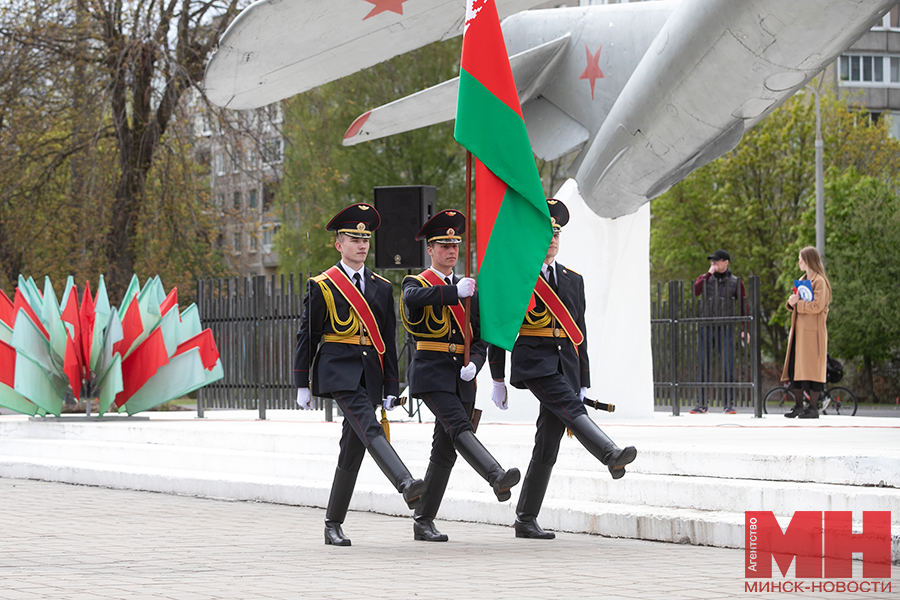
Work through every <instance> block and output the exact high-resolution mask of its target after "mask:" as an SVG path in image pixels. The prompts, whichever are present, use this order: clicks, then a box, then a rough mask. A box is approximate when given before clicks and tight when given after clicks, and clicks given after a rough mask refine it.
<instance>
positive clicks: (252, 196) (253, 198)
mask: <svg viewBox="0 0 900 600" xmlns="http://www.w3.org/2000/svg"><path fill="white" fill-rule="evenodd" d="M256 195H257V192H256V188H253V189H252V190H250V202H249V206H250V208H256V204H257V200H256Z"/></svg>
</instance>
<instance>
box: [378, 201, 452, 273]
mask: <svg viewBox="0 0 900 600" xmlns="http://www.w3.org/2000/svg"><path fill="white" fill-rule="evenodd" d="M374 192H375V210H377V211H378V214H379V215H381V227H379V228H378V230H377V231H376V232H375V268H376V269H423V268H425V266H426V265H429V264H431V263H430V261H428V260H427V258H428V254H427V252H426V251H425V242H424V241H421V242H417V241H416V234H417V233H419V229H421V228H422V225H423V224H424V223H425V221H427V220H428V219H430V218H431V217H433V216H434V211H435V208H434V207H435V203H436V202H437V188H434V187H431V186H429V185H401V186H396V187H376V188H374Z"/></svg>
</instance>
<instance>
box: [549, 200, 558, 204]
mask: <svg viewBox="0 0 900 600" xmlns="http://www.w3.org/2000/svg"><path fill="white" fill-rule="evenodd" d="M557 202H559V200H547V204H556V203H557Z"/></svg>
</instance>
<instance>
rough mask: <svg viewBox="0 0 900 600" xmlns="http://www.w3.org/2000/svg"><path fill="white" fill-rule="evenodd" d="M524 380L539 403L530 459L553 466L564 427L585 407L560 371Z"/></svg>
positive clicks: (582, 411) (581, 412) (568, 425)
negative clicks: (539, 408)
mask: <svg viewBox="0 0 900 600" xmlns="http://www.w3.org/2000/svg"><path fill="white" fill-rule="evenodd" d="M524 384H525V387H527V388H528V389H529V390H531V393H532V394H534V396H535V398H537V399H538V400H539V401H540V403H541V410H540V412H539V413H538V418H537V427H536V431H535V433H534V450H533V451H532V453H531V460H533V461H535V462H537V463H540V464H542V465H547V466H553V465H555V464H556V457H557V456H558V455H559V443H560V441H561V440H562V436H563V433H564V432H565V431H566V428H567V427H570V426H571V425H572V421H574V420H575V419H576V418H577V417H579V416H581V415H585V414H587V410H586V409H585V408H584V403H583V402H582V401H581V399H580V398H579V397H578V392H577V391H575V390H573V389H572V386H571V385H570V384H569V382H568V381H567V380H566V378H565V377H563V376H562V373H556V374H554V375H549V376H547V377H536V378H534V379H526V380H525V381H524Z"/></svg>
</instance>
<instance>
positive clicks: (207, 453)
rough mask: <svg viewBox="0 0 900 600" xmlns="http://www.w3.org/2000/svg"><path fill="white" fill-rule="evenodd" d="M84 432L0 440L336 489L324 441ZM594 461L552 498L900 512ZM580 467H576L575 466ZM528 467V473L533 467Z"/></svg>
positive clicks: (103, 460) (813, 488)
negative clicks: (620, 472)
mask: <svg viewBox="0 0 900 600" xmlns="http://www.w3.org/2000/svg"><path fill="white" fill-rule="evenodd" d="M78 437H79V439H52V438H43V439H26V438H6V439H0V456H3V457H7V458H8V459H11V458H12V457H18V458H21V459H34V460H54V459H64V460H66V461H69V462H70V463H72V464H77V463H84V464H93V465H105V466H106V467H107V468H108V469H110V470H116V469H125V470H129V469H140V468H147V469H154V468H158V469H164V470H169V471H171V472H180V471H185V472H194V471H196V472H203V473H206V474H208V475H209V476H213V474H221V475H223V476H229V477H234V478H237V477H241V476H244V477H246V476H264V477H271V478H285V479H289V480H303V481H314V482H317V485H318V486H320V487H325V488H327V487H328V486H330V483H331V480H332V477H333V475H334V468H335V456H334V454H333V453H331V452H324V450H327V447H325V445H322V444H319V445H317V446H315V447H312V446H310V445H309V444H303V445H302V449H303V450H306V451H312V450H318V451H319V453H299V452H291V453H287V452H266V451H259V450H247V449H243V448H207V447H197V446H180V445H174V444H147V443H133V442H120V441H105V440H104V441H97V440H88V439H84V438H83V437H81V436H78ZM172 441H176V440H172ZM307 441H308V440H307ZM398 445H399V446H400V448H399V450H400V451H401V452H403V451H407V452H405V453H404V454H403V455H404V456H406V457H415V458H414V459H413V460H406V464H407V467H408V468H409V469H410V471H411V472H412V473H413V474H414V475H417V476H419V477H421V476H423V475H424V471H425V469H426V468H427V454H425V453H426V452H427V448H426V447H424V444H422V443H409V444H398ZM406 446H408V447H406ZM493 450H494V451H495V454H497V455H503V454H513V453H515V450H514V449H510V448H508V447H505V446H497V447H495V448H494V449H493ZM569 458H571V456H570V457H569ZM588 458H589V459H590V460H587V461H582V460H578V461H575V460H564V461H560V466H558V467H557V468H555V469H554V471H553V479H552V485H551V486H550V489H549V490H548V496H547V497H548V500H549V499H553V498H562V499H575V500H588V501H594V502H609V503H624V504H633V505H638V506H656V507H667V508H686V509H695V510H706V511H725V512H730V511H733V510H735V508H736V507H743V509H744V510H771V511H773V512H774V513H775V514H778V515H790V514H793V512H794V511H796V510H806V509H808V507H810V506H816V507H822V509H823V510H857V511H861V510H890V511H892V512H895V513H897V514H900V494H898V493H897V491H896V490H893V489H889V488H877V487H872V486H865V487H863V486H852V485H838V484H821V483H808V482H785V481H765V480H759V479H743V478H738V477H728V478H725V477H708V476H698V475H669V474H666V475H660V474H654V473H643V472H641V471H639V470H637V469H632V468H631V467H629V472H628V474H627V475H626V477H624V478H622V479H620V480H613V479H612V478H611V477H610V475H609V472H608V470H607V469H606V468H605V467H603V465H602V464H600V463H598V462H597V461H596V460H593V458H591V457H588ZM366 462H369V461H366ZM575 463H577V464H575ZM364 464H365V463H364ZM507 466H509V464H508V463H507ZM573 466H575V467H577V468H571V467H573ZM567 467H568V468H567ZM521 470H522V476H523V477H524V475H525V470H526V468H523V469H521ZM358 481H359V482H360V483H366V484H369V485H380V484H383V483H384V476H383V474H382V473H381V472H380V471H378V470H377V469H363V470H362V471H361V473H360V476H359V480H358ZM451 487H452V489H455V490H460V491H466V492H477V493H483V494H485V495H486V496H488V497H489V496H490V489H489V487H488V486H487V483H486V482H485V481H484V480H483V479H482V478H481V477H480V476H478V475H477V474H476V473H475V471H474V470H473V469H472V468H471V467H470V466H469V465H467V464H466V463H465V461H463V460H461V459H459V460H458V461H457V467H456V468H455V469H454V470H453V475H452V481H451ZM518 489H519V488H518V487H517V488H514V490H513V492H514V493H517V492H518ZM489 499H490V498H488V500H489Z"/></svg>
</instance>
